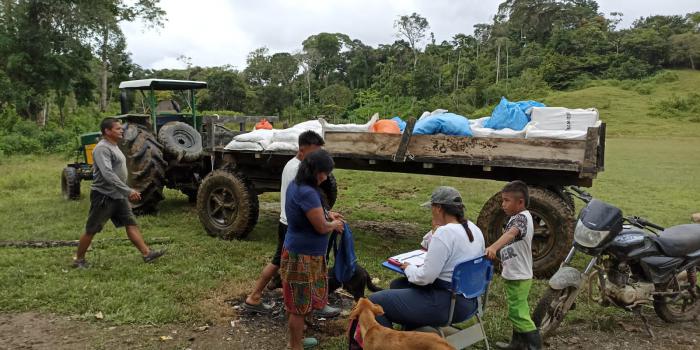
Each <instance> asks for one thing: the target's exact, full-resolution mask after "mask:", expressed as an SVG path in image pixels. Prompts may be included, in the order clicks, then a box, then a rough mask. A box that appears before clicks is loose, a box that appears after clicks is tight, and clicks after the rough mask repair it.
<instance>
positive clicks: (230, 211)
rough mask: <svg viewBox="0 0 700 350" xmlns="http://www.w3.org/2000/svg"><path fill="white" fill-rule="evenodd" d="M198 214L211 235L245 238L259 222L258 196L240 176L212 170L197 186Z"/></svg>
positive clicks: (247, 181)
mask: <svg viewBox="0 0 700 350" xmlns="http://www.w3.org/2000/svg"><path fill="white" fill-rule="evenodd" d="M197 213H198V215H199V220H200V221H201V222H202V225H204V229H205V230H206V231H207V233H208V234H209V235H210V236H218V237H219V238H221V239H226V240H231V239H234V238H236V239H241V238H245V237H246V236H247V235H248V234H249V233H250V232H251V231H253V228H254V227H255V224H256V223H257V222H258V213H259V206H258V194H257V192H255V188H254V187H253V184H252V183H251V182H250V181H249V180H248V179H247V178H246V177H245V176H243V174H240V173H235V172H233V171H230V170H223V169H222V170H215V171H213V172H212V173H210V174H209V175H207V177H206V178H204V181H202V184H201V185H200V186H199V191H198V192H197Z"/></svg>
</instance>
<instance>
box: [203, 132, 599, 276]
mask: <svg viewBox="0 0 700 350" xmlns="http://www.w3.org/2000/svg"><path fill="white" fill-rule="evenodd" d="M414 123H415V120H413V119H412V120H409V122H408V126H407V127H406V132H404V133H403V134H380V133H356V132H332V131H328V132H324V138H325V140H326V146H325V149H326V150H327V151H328V152H329V153H331V155H332V156H333V159H334V161H335V165H336V168H339V169H353V170H364V171H382V172H397V173H412V174H424V175H439V176H453V177H462V178H479V179H492V180H499V181H512V180H523V181H525V182H526V183H527V184H528V185H529V186H530V205H529V209H530V212H531V213H532V215H533V219H534V221H535V237H534V239H533V259H534V270H535V274H536V275H537V276H541V277H545V276H549V275H551V274H552V273H554V272H555V271H556V270H557V269H558V267H559V264H560V262H561V261H562V260H563V259H564V257H565V256H566V253H567V252H568V251H569V248H570V247H571V241H572V239H573V231H574V223H575V210H574V204H573V200H572V198H571V197H570V196H568V195H567V194H566V193H565V192H564V190H563V189H564V186H568V185H576V186H585V187H590V186H591V185H592V183H593V179H595V178H596V176H597V174H598V173H599V172H600V171H603V169H604V165H605V164H604V160H605V124H601V125H600V126H599V127H591V128H589V129H588V132H587V135H586V139H585V140H560V139H525V138H517V139H516V138H476V137H473V138H471V137H456V136H445V135H412V133H411V132H410V131H411V130H412V129H413V124H414ZM235 134H236V132H232V131H230V130H228V129H225V128H222V127H221V126H220V125H218V124H217V123H216V121H214V120H210V121H207V120H205V137H204V139H205V145H206V146H205V147H207V148H208V151H209V153H208V154H209V157H208V158H209V160H208V162H207V165H206V166H207V167H210V169H211V172H210V173H209V175H207V177H206V178H205V179H204V180H203V181H202V184H201V186H200V189H199V192H198V197H197V207H198V211H199V216H200V220H201V221H202V223H203V225H204V227H205V229H206V230H207V232H209V233H210V234H212V235H215V236H219V237H222V238H226V239H231V238H243V237H245V236H246V235H247V234H248V233H249V232H250V231H252V229H253V228H254V226H255V224H256V222H257V218H258V201H257V194H259V193H263V192H269V191H279V189H280V179H281V174H282V169H283V168H284V165H285V164H286V162H287V161H288V160H289V159H290V158H291V157H293V156H294V153H293V152H265V151H262V152H252V151H232V150H226V149H224V148H223V146H224V145H225V143H227V142H228V141H230V140H231V137H232V136H233V135H235ZM207 135H213V137H207ZM323 189H324V192H325V193H326V197H327V198H328V199H329V202H330V203H334V202H335V196H336V193H337V192H336V186H335V179H334V178H330V179H329V181H328V182H326V183H324V184H323ZM505 220H506V217H505V214H504V213H503V211H502V210H501V207H500V192H499V193H495V194H494V195H493V196H492V197H491V198H490V199H489V200H488V201H487V202H486V203H485V204H484V206H483V207H482V209H481V212H480V214H479V217H478V220H477V226H479V227H480V228H481V229H482V230H483V231H484V234H485V235H486V239H487V241H488V242H493V241H495V240H496V239H497V238H498V237H499V235H500V234H501V231H502V229H503V226H504V225H505Z"/></svg>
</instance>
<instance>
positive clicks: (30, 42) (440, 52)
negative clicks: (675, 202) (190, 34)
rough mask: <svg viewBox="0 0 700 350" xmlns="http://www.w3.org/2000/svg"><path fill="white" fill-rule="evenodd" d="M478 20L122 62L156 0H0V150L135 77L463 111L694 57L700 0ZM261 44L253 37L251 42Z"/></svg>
mask: <svg viewBox="0 0 700 350" xmlns="http://www.w3.org/2000/svg"><path fill="white" fill-rule="evenodd" d="M494 12H495V15H494V16H493V20H492V22H490V23H482V24H477V25H475V26H474V28H473V32H472V33H470V34H457V35H455V36H454V37H453V38H452V39H451V40H443V41H437V40H436V39H435V37H434V35H433V33H432V32H431V30H430V20H431V19H430V18H425V17H423V16H421V15H420V14H418V13H413V14H406V15H402V16H397V17H396V19H395V22H394V23H393V24H394V30H395V36H396V41H394V42H393V43H387V44H380V45H378V47H372V46H369V45H366V44H364V43H363V42H362V41H360V40H358V39H354V38H351V37H350V36H348V35H346V34H343V33H316V34H311V35H310V36H309V37H308V38H307V39H306V40H304V41H303V42H301V43H300V46H299V49H298V51H295V52H270V50H268V49H267V48H266V47H264V46H263V47H261V48H259V49H256V50H254V51H252V52H250V53H249V54H248V57H247V65H246V67H245V68H244V69H242V70H236V69H234V68H233V67H232V66H230V65H225V66H220V67H199V66H195V65H192V63H191V59H190V58H188V57H185V56H181V57H180V58H179V59H180V60H181V61H182V62H183V63H185V65H186V69H177V70H170V69H166V70H151V69H144V68H142V67H139V66H138V65H137V64H135V63H134V62H132V60H131V58H130V53H129V52H128V51H127V49H126V43H125V38H124V35H123V33H122V32H121V29H120V24H121V23H123V22H127V21H138V22H140V23H142V25H143V26H144V27H145V29H146V30H149V28H153V27H159V26H162V24H163V22H164V21H166V20H167V13H166V12H165V11H164V9H162V8H161V7H160V4H159V1H158V0H137V1H125V0H94V1H81V0H62V1H49V0H3V1H2V2H0V19H1V20H0V152H2V153H5V154H12V153H23V152H40V151H48V152H55V151H65V150H67V149H69V148H71V147H72V145H73V140H74V136H75V135H77V134H79V133H81V132H85V131H92V130H94V129H95V128H96V124H97V120H99V119H100V118H101V117H102V116H103V115H109V114H116V113H117V112H118V110H119V108H118V104H117V102H116V100H118V99H117V98H116V97H117V96H118V90H117V86H118V84H119V82H120V81H122V80H129V79H141V78H156V77H157V78H171V79H191V80H203V81H206V82H208V84H209V89H208V90H201V91H200V92H199V96H198V98H199V102H200V109H204V110H207V111H221V112H225V113H229V114H231V113H244V114H247V115H262V114H264V115H279V116H281V117H283V118H285V119H293V120H299V119H306V118H310V117H313V116H317V115H326V116H329V117H331V118H333V119H334V120H336V121H337V122H342V121H344V120H345V121H362V120H363V119H366V118H367V117H369V116H370V115H371V114H373V113H375V112H379V113H380V114H381V115H382V116H394V115H400V116H402V117H409V116H416V115H420V113H421V112H422V111H424V110H433V109H436V108H444V109H448V110H450V111H453V112H456V113H460V114H463V115H465V116H469V115H471V114H472V113H475V112H480V111H479V110H480V109H484V108H486V107H488V106H492V105H493V104H495V103H496V102H497V101H498V99H500V97H501V96H506V97H508V98H509V99H511V100H518V99H525V98H528V99H531V98H537V97H542V96H546V95H547V93H548V92H549V91H552V90H565V89H576V88H580V87H584V86H586V85H587V84H589V83H590V82H591V81H595V80H600V79H616V80H628V79H643V78H645V77H648V76H650V75H652V74H654V73H655V72H656V71H658V70H660V69H663V68H688V69H697V67H698V65H700V12H695V13H688V14H679V15H674V16H650V17H643V18H638V19H636V20H635V21H634V23H633V25H632V26H631V27H630V28H619V24H620V22H621V19H622V16H623V14H621V13H610V14H603V13H601V12H600V10H599V8H598V4H597V3H596V2H595V1H593V0H507V1H504V2H503V3H501V4H500V5H499V6H498V8H495V9H494ZM261 44H264V43H261Z"/></svg>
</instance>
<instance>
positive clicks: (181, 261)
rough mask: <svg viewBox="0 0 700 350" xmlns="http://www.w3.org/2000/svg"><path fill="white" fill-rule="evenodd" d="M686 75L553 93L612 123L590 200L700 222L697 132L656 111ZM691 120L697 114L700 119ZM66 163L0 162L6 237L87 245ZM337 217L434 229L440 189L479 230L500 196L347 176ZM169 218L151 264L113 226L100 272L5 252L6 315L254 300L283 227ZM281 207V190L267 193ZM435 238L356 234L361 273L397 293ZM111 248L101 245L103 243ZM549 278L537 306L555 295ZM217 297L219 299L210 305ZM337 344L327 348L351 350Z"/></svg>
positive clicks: (165, 313)
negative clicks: (418, 253) (423, 246)
mask: <svg viewBox="0 0 700 350" xmlns="http://www.w3.org/2000/svg"><path fill="white" fill-rule="evenodd" d="M676 73H677V74H678V76H679V79H678V80H676V81H672V82H668V83H658V84H654V85H651V86H652V87H653V89H652V91H651V92H650V93H649V94H647V93H646V92H647V91H643V93H639V92H636V91H635V90H627V89H623V88H621V87H616V86H596V87H591V88H587V89H584V90H580V91H574V92H562V93H556V94H554V95H552V96H549V97H548V98H547V99H546V102H547V103H548V104H550V105H565V106H569V107H591V106H593V107H598V108H599V109H600V111H601V117H602V118H603V119H604V120H605V121H606V122H608V125H609V128H608V130H609V131H608V132H609V138H608V143H607V149H606V169H605V172H603V173H602V174H600V176H599V177H598V179H597V180H596V181H595V182H594V187H593V188H592V190H591V192H592V193H593V194H594V195H595V196H596V197H599V198H601V199H603V200H606V201H609V202H611V203H614V204H616V205H618V206H619V207H620V208H622V209H623V211H624V212H625V213H626V214H630V215H631V214H635V215H641V216H645V217H647V218H648V219H650V220H652V221H654V222H657V223H659V224H661V225H674V224H681V223H687V222H688V221H689V217H690V215H691V214H692V213H694V212H700V204H698V203H699V202H698V200H697V195H698V193H700V181H698V178H696V177H695V176H697V175H698V173H699V172H700V161H699V160H698V159H699V153H698V152H699V151H700V138H697V137H693V136H695V135H697V134H698V132H699V131H700V122H694V121H692V120H690V119H688V118H686V119H669V118H657V117H654V116H653V115H652V114H651V112H652V110H653V106H654V104H655V103H656V102H655V101H658V100H662V99H667V98H670V97H671V96H672V94H674V93H677V94H681V95H682V94H684V93H685V92H688V91H693V90H690V89H691V88H692V87H695V88H693V89H694V90H695V89H696V88H697V87H698V86H700V73H697V72H683V71H681V72H676ZM691 119H692V118H691ZM66 162H67V161H66V160H65V159H62V158H60V157H58V156H49V157H40V156H21V157H20V156H18V157H12V158H9V159H1V160H0V174H2V177H0V213H2V224H1V227H2V228H1V229H0V240H31V239H77V238H78V237H79V234H80V233H81V231H82V229H83V225H84V220H85V217H86V213H87V209H88V206H89V199H88V198H86V194H87V193H88V191H89V183H83V185H82V192H83V197H82V198H81V200H79V201H64V200H63V199H62V198H61V196H60V183H59V174H60V171H61V169H62V167H63V166H64V164H65V163H66ZM335 174H336V177H337V180H338V183H339V198H338V204H337V207H336V208H337V209H338V210H339V211H341V212H343V213H344V214H345V215H346V217H347V218H348V219H349V220H350V221H351V223H352V221H353V220H376V221H391V222H410V223H415V224H417V225H419V226H420V227H422V228H424V229H425V230H427V228H428V226H429V223H430V217H429V213H428V212H426V211H423V210H421V209H419V208H418V204H419V203H421V202H423V201H425V200H426V198H428V197H429V194H430V192H431V191H432V189H433V188H434V187H435V186H438V185H450V186H455V187H457V188H458V189H459V190H460V191H461V192H462V194H463V195H464V196H465V197H466V199H467V211H468V216H469V217H470V218H472V219H474V220H475V218H476V216H477V215H478V211H479V209H480V208H481V206H482V205H483V203H484V202H485V201H486V200H487V199H488V198H489V197H490V196H491V195H492V194H493V193H495V192H496V191H498V189H499V188H500V186H502V183H498V182H493V181H484V180H471V179H458V178H448V177H429V176H418V175H406V174H393V173H386V174H382V173H371V172H358V171H345V170H337V171H336V172H335ZM166 197H167V200H165V201H164V202H162V205H161V207H160V215H158V216H148V217H143V218H140V219H139V223H140V225H141V228H142V231H143V232H144V234H145V236H146V237H147V239H148V238H154V237H167V238H169V239H170V240H171V243H169V244H168V249H169V252H168V255H167V256H166V257H164V258H163V259H162V261H159V262H158V263H156V264H152V265H145V264H143V263H141V260H140V257H139V256H138V254H137V251H136V249H134V248H133V247H132V246H131V245H130V244H129V243H128V242H126V241H123V240H122V239H123V238H125V235H124V233H123V231H122V230H117V229H115V228H114V227H113V226H112V225H111V224H109V225H107V228H106V229H105V231H103V232H102V233H100V234H99V235H98V236H97V238H96V239H97V240H98V242H97V243H96V244H95V245H94V246H93V249H92V250H91V251H90V252H89V253H88V259H89V260H90V262H91V263H92V266H93V267H92V268H91V269H88V270H81V271H78V270H73V269H71V268H70V262H71V257H72V255H73V253H74V248H51V249H18V248H0V281H2V282H1V283H0V311H5V312H15V311H25V310H35V311H37V310H38V311H45V312H53V313H58V314H65V315H73V316H81V315H82V317H84V318H85V319H93V317H92V315H93V314H95V313H96V312H98V311H99V312H102V313H103V314H104V317H105V320H106V321H109V322H112V323H114V324H167V323H194V322H201V321H203V320H206V319H208V318H210V317H211V315H212V314H213V313H217V312H219V311H220V310H218V309H223V308H227V307H228V306H226V305H225V304H223V303H222V301H223V300H224V299H225V298H230V297H238V296H241V295H243V294H244V293H245V292H246V291H247V290H248V289H249V288H250V287H251V286H252V281H253V279H254V278H255V277H257V275H258V273H259V271H260V268H261V267H262V266H264V265H265V264H266V263H267V262H268V261H269V258H270V257H271V255H272V253H273V251H274V246H275V232H276V221H277V217H276V216H275V215H273V214H270V213H267V212H261V215H260V220H259V223H258V225H257V226H256V228H255V230H254V231H253V232H252V233H251V234H250V236H249V237H248V238H247V239H246V240H243V241H232V242H227V241H221V240H218V239H215V238H211V237H209V236H207V235H206V233H205V232H204V231H203V229H202V227H201V225H200V223H199V221H198V218H197V216H196V213H195V210H194V208H193V206H192V205H190V204H188V203H187V198H186V197H185V196H184V195H181V194H179V193H178V192H176V191H170V190H168V191H166ZM260 200H261V202H269V203H272V204H271V205H273V206H274V205H275V204H274V203H276V202H277V200H278V194H276V193H269V194H264V195H262V196H261V198H260ZM425 230H423V229H421V230H419V231H418V232H415V234H414V235H413V237H410V238H407V239H397V240H387V239H385V238H384V239H383V238H381V237H380V236H378V235H376V234H373V233H371V232H363V231H361V230H355V232H354V233H355V239H356V250H357V252H358V255H359V258H360V263H361V264H362V265H363V266H365V267H366V268H367V269H368V270H369V271H370V273H371V274H372V275H373V276H377V277H379V278H380V279H381V281H382V282H381V284H382V285H384V286H386V285H387V283H388V280H390V279H391V278H392V277H395V275H394V274H393V273H391V272H389V271H387V270H384V269H382V268H381V267H380V266H379V263H380V262H381V261H383V260H384V259H385V258H386V257H387V255H389V254H391V253H394V252H400V251H402V250H405V249H408V248H410V247H413V246H415V245H416V244H418V243H419V239H420V236H421V235H422V233H424V232H425ZM106 239H114V240H108V241H103V242H102V243H100V242H99V240H106ZM544 285H545V282H544V281H538V282H537V283H536V287H535V289H534V290H533V292H532V293H531V304H534V303H535V302H536V300H537V297H538V296H539V294H540V291H541V290H542V288H544ZM492 293H493V294H492V297H491V299H490V301H491V304H490V306H489V314H488V315H487V321H486V322H487V332H488V333H489V334H493V335H494V336H493V337H494V338H495V339H499V338H502V335H506V334H509V332H510V326H509V325H508V324H507V322H506V320H505V317H504V315H505V313H506V311H505V305H504V299H503V292H502V289H501V286H500V280H499V279H498V278H497V279H496V282H495V284H494V287H493V289H492ZM212 301H213V302H212ZM606 315H607V316H610V315H612V316H614V317H628V316H623V315H622V312H621V311H617V310H615V309H601V308H599V307H597V306H593V305H588V304H585V303H582V305H581V306H580V307H578V308H577V309H576V310H575V311H573V312H572V313H571V314H570V316H569V317H570V319H572V320H577V319H579V320H589V321H591V322H597V321H599V320H600V319H601V318H602V317H607V316H606ZM340 344H342V340H340V339H336V340H335V341H333V342H331V344H326V345H327V346H325V347H329V348H335V347H338V348H340V347H341V345H340Z"/></svg>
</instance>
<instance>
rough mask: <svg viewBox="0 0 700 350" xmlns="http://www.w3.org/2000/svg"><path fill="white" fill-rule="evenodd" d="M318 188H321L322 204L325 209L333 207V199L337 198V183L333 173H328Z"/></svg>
mask: <svg viewBox="0 0 700 350" xmlns="http://www.w3.org/2000/svg"><path fill="white" fill-rule="evenodd" d="M319 188H320V189H321V199H322V200H323V206H324V207H326V209H327V210H331V209H333V206H334V205H335V201H336V200H337V199H338V183H337V182H336V181H335V176H333V174H330V175H328V178H327V179H326V181H323V182H321V185H319Z"/></svg>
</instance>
